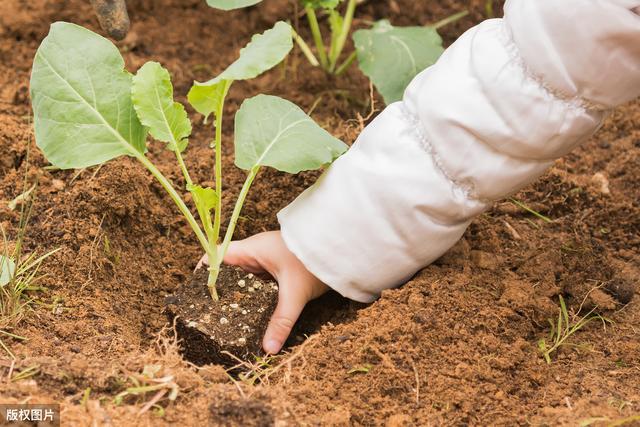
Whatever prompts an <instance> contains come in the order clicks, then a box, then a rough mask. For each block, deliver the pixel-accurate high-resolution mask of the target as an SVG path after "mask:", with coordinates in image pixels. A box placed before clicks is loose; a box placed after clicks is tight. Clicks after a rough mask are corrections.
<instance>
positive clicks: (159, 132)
mask: <svg viewBox="0 0 640 427" xmlns="http://www.w3.org/2000/svg"><path fill="white" fill-rule="evenodd" d="M131 99H132V100H133V107H134V108H135V110H136V113H137V114H138V118H139V119H140V122H141V123H142V124H143V125H144V126H146V127H148V128H149V133H150V134H151V136H153V137H154V138H155V139H157V140H159V141H163V142H167V143H168V146H167V148H169V149H170V150H172V151H175V150H179V151H180V152H182V151H184V149H185V148H187V144H188V142H189V140H188V139H187V138H188V137H189V135H191V122H190V121H189V118H188V117H187V112H186V111H185V109H184V107H183V106H182V104H180V103H178V102H174V101H173V86H172V85H171V77H170V76H169V72H168V71H167V70H166V69H165V68H163V67H162V66H161V65H160V64H158V63H157V62H147V63H146V64H144V65H143V66H142V67H141V68H140V69H139V70H138V73H137V74H136V75H135V76H134V77H133V86H132V88H131Z"/></svg>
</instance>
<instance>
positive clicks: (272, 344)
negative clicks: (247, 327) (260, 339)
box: [264, 340, 280, 354]
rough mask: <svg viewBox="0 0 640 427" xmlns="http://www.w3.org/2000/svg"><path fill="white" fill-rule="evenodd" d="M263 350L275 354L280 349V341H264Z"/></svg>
mask: <svg viewBox="0 0 640 427" xmlns="http://www.w3.org/2000/svg"><path fill="white" fill-rule="evenodd" d="M264 351H266V352H267V353H268V354H276V353H278V352H279V351H280V343H279V342H278V341H276V340H268V341H267V342H265V343H264Z"/></svg>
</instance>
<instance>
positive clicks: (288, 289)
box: [262, 280, 308, 354]
mask: <svg viewBox="0 0 640 427" xmlns="http://www.w3.org/2000/svg"><path fill="white" fill-rule="evenodd" d="M297 289H300V288H299V287H297V286H295V285H294V286H287V283H286V281H285V280H281V281H280V294H279V295H278V305H277V306H276V309H275V311H274V312H273V315H272V316H271V320H270V321H269V326H267V332H266V333H265V334H264V339H263V341H262V348H263V349H264V351H265V352H266V353H267V354H276V353H278V352H279V351H280V350H281V349H282V346H283V345H284V343H285V341H286V340H287V338H288V337H289V334H290V333H291V330H292V329H293V326H294V325H295V324H296V321H297V320H298V318H299V317H300V313H302V309H303V308H304V306H305V305H306V304H307V302H308V299H307V298H306V297H305V295H303V294H302V293H300V292H296V290H297Z"/></svg>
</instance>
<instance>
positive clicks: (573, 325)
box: [538, 295, 611, 363]
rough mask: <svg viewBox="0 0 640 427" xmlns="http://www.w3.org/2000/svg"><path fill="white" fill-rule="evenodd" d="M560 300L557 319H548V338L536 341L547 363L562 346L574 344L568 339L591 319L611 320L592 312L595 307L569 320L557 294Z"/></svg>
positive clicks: (565, 308)
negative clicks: (549, 327)
mask: <svg viewBox="0 0 640 427" xmlns="http://www.w3.org/2000/svg"><path fill="white" fill-rule="evenodd" d="M558 299H559V301H560V310H559V312H558V319H557V321H555V322H554V321H553V320H551V319H549V324H550V325H551V330H550V331H549V336H548V338H541V339H540V340H539V341H538V349H539V350H540V352H541V353H542V356H543V357H544V360H545V361H546V362H547V363H551V355H552V354H553V353H554V352H556V351H557V350H558V349H559V348H560V347H563V346H575V344H572V343H570V342H569V341H568V339H569V338H570V337H571V336H572V335H573V334H575V333H576V332H578V331H579V330H580V329H582V328H584V327H585V326H586V325H587V324H588V323H589V322H591V321H592V320H601V321H602V322H603V323H605V324H606V323H607V322H609V323H610V322H611V321H610V320H609V319H607V318H605V317H602V316H600V315H599V314H594V311H595V309H596V308H595V307H594V308H593V309H591V311H589V312H588V313H587V314H586V315H584V316H582V317H580V318H578V319H577V320H575V321H572V320H569V312H568V311H567V305H566V303H565V302H564V298H562V295H559V296H558Z"/></svg>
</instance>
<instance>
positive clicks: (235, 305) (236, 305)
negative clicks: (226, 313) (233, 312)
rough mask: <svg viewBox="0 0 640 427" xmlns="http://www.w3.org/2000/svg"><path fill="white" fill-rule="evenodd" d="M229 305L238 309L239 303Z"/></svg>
mask: <svg viewBox="0 0 640 427" xmlns="http://www.w3.org/2000/svg"><path fill="white" fill-rule="evenodd" d="M229 307H231V308H233V309H236V308H238V304H229Z"/></svg>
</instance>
